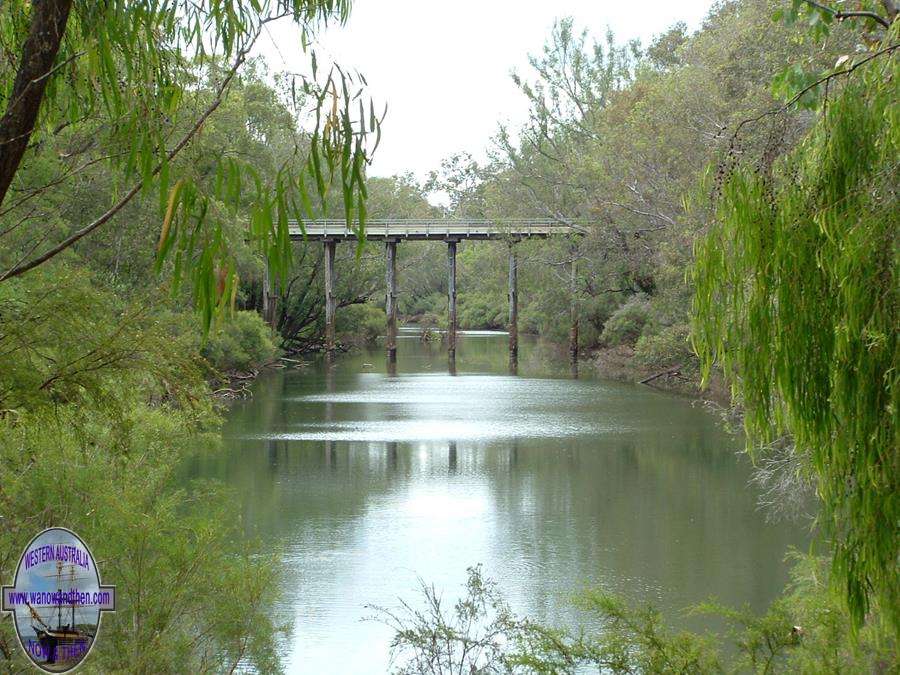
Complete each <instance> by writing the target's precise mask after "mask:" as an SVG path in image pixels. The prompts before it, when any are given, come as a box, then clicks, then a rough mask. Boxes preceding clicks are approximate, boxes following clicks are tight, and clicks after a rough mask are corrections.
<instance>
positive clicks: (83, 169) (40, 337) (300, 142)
mask: <svg viewBox="0 0 900 675" xmlns="http://www.w3.org/2000/svg"><path fill="white" fill-rule="evenodd" d="M348 9H349V4H348V3H346V2H333V1H332V0H321V1H318V0H310V1H306V0H297V1H296V2H277V3H276V2H266V1H262V2H257V1H256V0H252V1H250V2H247V1H244V0H225V1H223V2H212V3H202V4H198V3H194V2H147V3H132V2H108V3H95V2H83V1H81V0H74V1H73V0H47V1H44V2H24V1H22V2H4V3H2V4H0V108H2V110H3V113H2V114H3V117H2V118H0V523H2V526H0V576H2V578H3V580H4V581H5V582H6V581H8V580H10V579H12V578H13V575H14V571H15V567H16V565H17V564H18V556H19V554H20V553H21V551H22V548H23V547H24V545H25V544H26V543H27V542H28V541H29V540H30V539H31V538H32V537H33V536H34V534H35V533H36V532H37V531H39V530H40V529H42V528H44V527H48V526H51V525H56V526H65V527H69V528H71V529H73V530H75V531H76V532H78V533H79V534H80V535H81V536H82V537H84V539H85V540H86V542H87V543H88V545H89V546H91V547H92V549H93V552H94V554H95V555H96V556H97V558H98V559H99V560H101V561H102V562H101V572H102V573H103V574H104V575H106V577H107V578H109V579H114V582H113V583H116V584H117V585H118V589H119V598H120V602H119V604H118V606H117V611H116V613H115V614H113V615H110V616H108V617H106V618H105V619H104V621H103V628H102V631H103V634H104V635H103V639H102V640H99V641H98V642H97V648H96V649H95V650H94V653H93V654H92V656H91V659H90V661H89V663H88V667H89V669H91V670H93V671H95V672H114V671H123V672H147V673H151V672H152V673H158V672H207V671H217V672H218V671H223V670H228V669H231V670H234V669H235V668H236V667H237V666H238V664H253V665H254V666H256V667H258V668H259V669H260V670H262V671H265V672H271V671H273V670H277V669H278V668H279V659H278V655H277V654H276V651H275V645H274V642H273V636H274V635H277V634H278V632H279V631H280V630H281V629H282V628H283V627H281V626H274V625H273V624H272V621H271V619H270V618H269V616H268V615H267V613H266V611H265V603H266V602H267V598H268V597H269V595H268V594H269V593H270V592H271V589H273V588H274V587H275V585H274V582H275V580H276V578H277V574H278V570H277V566H276V565H274V564H269V563H270V562H271V563H274V558H273V559H272V560H269V559H268V558H267V557H266V556H260V555H257V554H256V551H255V549H254V547H253V545H252V542H247V541H246V540H245V539H244V535H245V533H244V531H243V527H242V523H241V519H240V513H239V512H237V509H236V507H235V503H236V502H235V500H234V499H233V498H232V497H231V496H230V495H229V494H228V493H227V491H225V490H224V489H222V488H221V487H219V486H216V485H211V484H196V485H192V486H190V487H186V488H185V487H181V486H182V485H183V480H181V479H180V478H179V476H178V467H179V465H180V461H181V458H182V457H183V455H184V454H185V452H187V451H188V450H190V449H191V448H192V447H193V446H194V445H195V444H196V443H197V442H198V440H199V438H200V437H201V435H203V434H205V433H207V432H209V431H214V430H215V429H216V426H217V424H218V417H217V413H216V411H215V407H214V404H213V397H212V396H211V391H210V386H209V384H210V383H211V382H214V381H219V380H221V379H223V378H225V377H226V375H227V371H230V370H234V369H236V370H246V369H252V368H256V367H258V366H260V365H262V363H264V362H266V361H268V360H270V359H271V358H272V357H273V356H274V353H275V348H276V345H275V342H274V336H273V335H272V334H271V331H270V329H269V328H268V327H267V326H266V324H265V323H264V322H263V321H262V319H261V318H260V317H259V316H258V315H257V314H256V313H255V312H251V313H242V312H239V313H237V315H236V316H234V317H226V314H227V313H228V311H229V308H230V307H232V306H234V305H236V304H237V302H238V301H239V300H240V301H244V299H245V298H246V297H248V295H249V294H252V293H253V292H254V290H255V288H257V287H261V286H262V285H263V284H262V275H261V271H262V270H263V269H264V266H263V263H262V260H263V259H266V260H267V261H268V269H269V270H270V272H271V281H272V282H273V283H274V282H277V281H278V279H279V278H281V277H282V275H283V273H285V272H286V268H287V261H288V259H289V257H290V253H291V252H290V248H289V246H287V245H286V240H285V233H286V227H287V217H288V214H291V215H292V216H295V215H299V214H301V213H303V212H304V210H309V209H312V208H313V203H315V202H316V201H317V200H321V199H322V198H323V197H325V196H327V193H328V191H329V188H332V189H335V190H336V191H337V192H339V193H341V194H342V195H345V196H347V197H348V198H350V200H351V201H352V202H353V204H354V210H353V212H354V213H358V212H359V211H360V210H362V209H364V206H363V205H362V201H361V200H360V198H361V196H362V194H363V193H364V187H363V185H362V182H361V179H362V176H363V173H364V168H363V167H364V164H365V162H366V159H367V155H366V144H367V140H366V134H367V132H368V131H370V130H375V131H376V132H377V126H378V119H375V115H374V111H373V110H368V111H366V114H365V115H364V117H365V121H363V120H362V118H356V117H351V111H356V108H357V106H358V105H359V101H357V100H354V102H353V108H352V109H351V108H350V107H349V101H350V97H351V96H355V95H356V94H357V91H356V89H355V87H354V85H353V80H352V79H351V78H350V77H349V76H343V75H340V74H338V73H337V72H334V73H332V74H331V75H326V76H325V77H322V74H321V73H319V77H320V82H319V83H318V84H316V82H313V81H311V80H310V81H306V80H301V79H300V78H280V79H279V80H278V81H277V82H274V83H273V82H267V81H264V80H263V79H262V77H261V76H260V74H259V72H258V70H257V64H255V63H253V62H248V60H247V54H248V52H249V50H250V49H251V48H252V46H253V44H254V42H255V40H256V39H257V38H258V36H259V34H260V32H261V31H262V30H263V28H264V25H265V24H266V23H267V22H269V21H272V20H275V19H276V18H279V17H283V18H285V19H286V20H288V21H291V20H292V21H294V22H295V24H296V25H297V27H298V33H299V35H298V42H300V41H302V39H305V37H306V36H307V35H308V31H310V30H312V29H313V28H314V27H315V26H317V25H320V24H322V23H324V22H328V21H338V22H339V21H342V20H344V19H345V18H346V14H347V11H348ZM312 58H313V60H314V58H315V57H314V56H313V57H312ZM323 108H324V112H323ZM306 113H311V114H312V117H313V122H314V123H313V124H311V125H310V128H311V131H310V132H309V133H304V132H301V127H300V124H301V121H302V120H303V119H305V115H306ZM370 113H371V114H370ZM364 132H366V133H364ZM307 201H308V202H310V203H309V205H308V206H307V205H305V202H307ZM248 223H249V226H248ZM240 278H244V279H255V284H254V283H250V284H247V283H244V284H240V283H239V279H240ZM226 318H228V320H227V321H226V320H225V319H226ZM214 443H215V436H208V437H203V444H204V445H213V444H214ZM248 599H249V601H248ZM0 659H2V662H3V665H2V669H3V670H4V672H6V671H9V672H20V671H23V670H24V669H25V668H26V665H25V659H24V656H23V655H22V653H21V651H20V650H19V648H18V647H17V645H16V639H15V632H14V629H13V625H12V621H11V620H10V618H9V616H8V615H4V618H3V620H2V621H0Z"/></svg>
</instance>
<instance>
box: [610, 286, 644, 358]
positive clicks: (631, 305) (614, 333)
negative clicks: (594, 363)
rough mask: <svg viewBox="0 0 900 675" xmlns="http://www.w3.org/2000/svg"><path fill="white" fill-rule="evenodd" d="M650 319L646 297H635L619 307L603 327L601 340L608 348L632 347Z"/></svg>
mask: <svg viewBox="0 0 900 675" xmlns="http://www.w3.org/2000/svg"><path fill="white" fill-rule="evenodd" d="M649 317H650V307H649V303H648V301H647V298H646V296H643V295H635V296H634V297H632V298H629V299H628V301H627V302H626V303H625V304H624V305H622V306H621V307H619V308H618V309H617V310H616V311H615V312H613V314H612V316H611V317H609V321H607V322H606V325H605V326H604V327H603V333H602V335H601V336H600V338H601V340H602V341H603V342H604V343H605V344H606V345H607V346H609V347H616V346H618V345H634V343H635V342H637V339H638V338H639V337H640V335H641V332H642V331H643V330H644V326H645V325H646V323H647V320H648V319H649Z"/></svg>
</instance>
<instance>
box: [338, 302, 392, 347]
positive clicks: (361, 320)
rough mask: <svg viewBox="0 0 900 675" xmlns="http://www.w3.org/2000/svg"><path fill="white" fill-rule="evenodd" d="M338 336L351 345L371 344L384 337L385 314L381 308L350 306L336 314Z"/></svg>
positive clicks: (365, 305) (368, 305)
mask: <svg viewBox="0 0 900 675" xmlns="http://www.w3.org/2000/svg"><path fill="white" fill-rule="evenodd" d="M336 323H337V325H336V327H335V328H336V330H337V332H338V334H340V335H342V336H344V338H345V339H346V340H347V341H349V342H353V343H359V344H371V343H373V342H375V340H376V339H377V338H378V336H379V335H384V332H385V328H386V326H387V314H385V313H384V310H383V309H381V307H376V306H375V305H370V304H360V305H350V306H349V307H344V308H342V309H341V310H340V311H339V312H338V313H337V319H336Z"/></svg>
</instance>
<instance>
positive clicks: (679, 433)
mask: <svg viewBox="0 0 900 675" xmlns="http://www.w3.org/2000/svg"><path fill="white" fill-rule="evenodd" d="M558 358H559V357H558V356H557V355H556V353H555V352H554V351H553V350H552V349H551V348H548V347H543V346H541V345H540V344H539V343H536V342H526V343H525V344H523V345H522V357H521V365H520V369H519V375H518V376H517V377H512V376H509V375H508V374H507V373H506V336H505V335H500V334H467V335H464V336H462V337H461V340H460V345H459V348H458V356H457V375H456V376H451V375H449V374H448V372H447V363H446V353H445V351H444V350H443V349H442V347H441V345H440V344H423V343H421V342H420V341H419V340H418V339H416V338H415V337H414V336H413V335H411V334H409V333H404V336H403V338H402V339H401V340H400V341H399V361H398V366H397V375H395V376H389V375H387V374H386V372H385V363H384V358H383V356H382V354H381V352H380V351H376V352H370V353H356V354H350V355H345V356H342V357H341V358H340V359H339V360H338V362H337V364H336V365H335V366H334V367H333V368H332V369H328V368H325V367H324V365H323V364H321V363H313V364H311V365H310V366H308V367H306V368H303V369H301V370H290V371H280V372H276V373H271V374H268V375H266V376H264V377H262V378H260V380H259V381H258V382H257V383H256V385H255V388H254V392H255V395H254V397H253V399H252V400H250V401H247V402H244V403H241V404H238V405H237V406H235V407H234V408H233V409H232V410H231V412H230V414H229V415H228V420H227V424H226V427H225V430H224V436H225V439H226V440H225V449H224V451H223V452H221V453H200V454H198V456H197V457H195V458H192V459H191V460H190V462H189V463H188V469H187V471H188V473H189V474H190V476H191V477H208V478H218V479H222V480H224V481H225V482H226V483H228V484H230V485H232V486H234V487H235V488H237V494H238V498H239V499H240V500H241V504H242V508H243V514H244V520H245V524H246V528H247V530H248V533H249V534H251V535H253V536H258V537H261V538H262V539H263V540H264V541H265V542H266V543H268V544H271V545H272V546H277V547H279V549H280V550H283V552H284V553H283V556H284V562H285V565H286V568H287V570H288V574H287V579H286V587H285V588H284V589H283V594H282V595H283V597H282V601H280V602H279V603H278V604H277V605H276V606H274V607H272V613H273V616H275V617H276V618H277V619H279V620H291V621H292V622H293V625H294V630H293V634H292V635H291V637H290V638H288V640H287V642H286V643H285V644H284V650H285V656H286V664H287V669H288V671H289V672H303V673H323V672H341V673H380V672H384V671H385V670H386V667H387V657H388V652H387V647H388V641H389V639H390V632H389V631H388V630H387V629H386V628H385V627H383V626H381V625H380V624H378V623H373V622H368V621H363V620H362V619H363V618H364V617H366V616H367V615H369V614H370V612H369V611H368V610H367V609H366V608H365V605H366V604H368V603H373V604H379V605H386V606H389V607H395V606H396V605H397V604H398V597H403V598H406V599H415V597H416V596H415V589H416V587H417V579H419V578H422V579H424V580H425V581H427V582H429V583H434V584H435V585H436V587H437V588H438V589H440V590H442V591H443V592H444V594H445V598H446V599H447V600H451V599H453V598H454V597H456V593H457V592H458V590H459V588H460V585H461V584H462V582H463V581H464V579H465V574H466V567H467V566H470V565H473V564H475V563H482V564H483V566H484V571H485V573H486V574H487V575H488V576H491V577H493V578H494V579H496V580H497V581H498V582H499V585H500V588H501V589H502V591H503V592H504V593H505V594H506V596H507V598H508V599H509V601H510V602H511V604H512V605H513V607H514V609H515V610H516V611H517V612H519V613H521V614H526V615H529V616H531V617H533V618H537V619H541V620H544V621H547V622H551V623H556V624H570V625H571V624H576V623H578V622H581V621H583V620H584V617H582V616H579V614H578V613H577V611H576V610H574V609H573V608H572V607H571V604H570V602H569V597H570V595H571V593H572V592H574V591H577V590H578V589H579V588H583V587H585V586H588V585H590V586H599V587H602V588H605V589H608V590H612V591H616V592H618V593H621V594H623V595H626V596H628V597H630V598H632V599H634V600H637V601H652V602H653V603H655V604H656V605H657V606H659V607H660V608H662V609H663V610H664V611H665V612H666V614H667V615H668V616H670V617H671V618H672V619H673V620H674V621H675V622H676V624H678V625H681V626H686V627H691V628H696V627H698V625H697V624H696V623H693V622H696V621H698V620H697V619H685V618H683V616H681V615H680V613H679V610H680V609H682V608H684V607H686V606H688V605H691V604H692V603H696V602H699V601H701V600H705V599H707V598H709V597H711V596H714V597H716V598H718V599H719V600H721V601H723V602H725V603H729V604H734V605H742V604H745V603H748V604H749V605H751V606H752V607H754V608H757V609H762V608H764V607H765V606H766V605H767V604H768V602H769V601H770V600H771V599H773V598H774V597H775V596H776V595H777V594H778V593H779V592H780V591H781V589H782V588H783V586H784V583H785V581H786V571H787V568H786V565H785V563H784V562H783V556H784V554H785V551H786V549H787V548H788V547H789V546H790V545H798V546H803V545H804V544H805V541H806V536H805V534H804V532H803V531H802V530H801V529H799V528H798V527H792V526H786V525H784V524H777V525H773V524H768V523H766V522H765V518H764V516H763V514H761V513H760V512H759V511H758V510H757V509H756V505H755V500H756V495H755V494H754V491H753V489H752V488H750V487H748V484H747V481H748V478H749V474H750V469H749V466H748V463H747V461H746V459H744V458H742V457H738V456H737V455H736V450H737V449H738V448H739V446H740V441H739V440H738V439H735V438H733V437H731V436H729V435H727V434H725V433H724V432H723V431H722V430H721V429H720V428H719V426H718V421H717V419H716V417H715V416H714V415H713V414H711V413H709V412H708V411H706V410H705V409H704V408H703V407H701V406H698V405H696V404H693V403H692V402H691V401H689V400H685V399H682V398H678V397H674V396H670V395H666V394H661V393H658V392H655V391H653V390H650V389H648V388H645V387H637V386H630V385H624V384H617V383H611V382H606V381H602V380H599V379H595V378H589V377H587V376H586V374H585V373H584V372H582V378H581V379H579V380H572V379H570V378H569V377H568V370H567V368H566V367H565V364H564V363H560V362H559V360H558ZM584 370H585V368H584V367H582V371H584Z"/></svg>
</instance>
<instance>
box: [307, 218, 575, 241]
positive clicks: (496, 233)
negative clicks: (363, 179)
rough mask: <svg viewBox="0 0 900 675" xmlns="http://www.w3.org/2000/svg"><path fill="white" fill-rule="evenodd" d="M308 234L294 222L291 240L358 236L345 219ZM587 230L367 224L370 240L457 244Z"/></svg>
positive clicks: (546, 223) (506, 224)
mask: <svg viewBox="0 0 900 675" xmlns="http://www.w3.org/2000/svg"><path fill="white" fill-rule="evenodd" d="M304 226H305V230H306V232H305V234H304V231H303V230H302V229H301V228H300V226H299V225H298V224H297V223H295V222H291V223H290V234H291V239H295V240H297V239H299V240H303V239H304V238H305V239H306V240H307V241H325V240H333V241H344V240H355V239H356V233H355V232H353V230H352V229H350V228H348V227H347V223H346V222H345V221H344V220H310V221H306V222H305V223H304ZM586 231H587V230H586V228H585V227H584V226H583V225H580V224H572V225H567V224H562V223H559V222H556V221H553V220H549V219H543V220H536V219H509V220H503V221H493V220H488V219H483V218H473V219H468V220H448V219H443V218H433V219H428V218H391V219H380V220H379V219H373V220H369V221H367V222H366V239H372V240H376V241H383V240H402V239H407V240H411V241H433V240H437V241H455V240H461V239H476V240H478V239H480V240H484V239H510V238H512V239H524V238H527V237H549V236H552V235H559V234H563V235H571V234H584V233H585V232H586Z"/></svg>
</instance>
